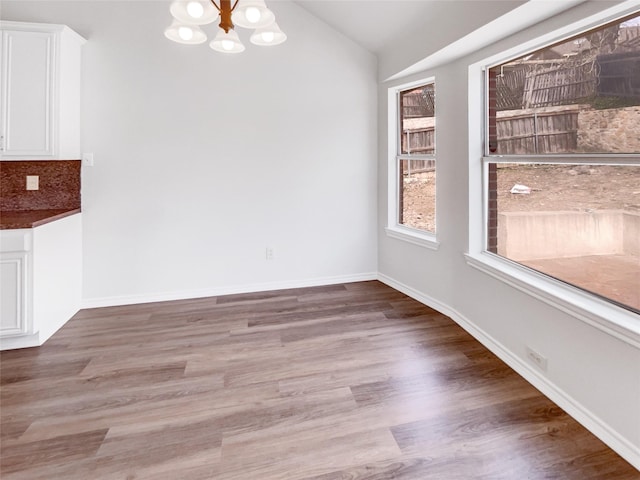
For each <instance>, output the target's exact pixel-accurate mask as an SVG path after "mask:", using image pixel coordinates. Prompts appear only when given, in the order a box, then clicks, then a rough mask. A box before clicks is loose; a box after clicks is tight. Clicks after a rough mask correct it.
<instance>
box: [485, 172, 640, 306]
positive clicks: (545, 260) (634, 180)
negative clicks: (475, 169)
mask: <svg viewBox="0 0 640 480" xmlns="http://www.w3.org/2000/svg"><path fill="white" fill-rule="evenodd" d="M491 172H494V173H493V175H494V177H495V178H494V182H493V185H494V186H495V187H494V188H495V193H496V194H497V195H496V196H497V209H496V210H495V211H494V213H492V211H491V209H490V212H489V222H490V225H491V223H492V222H493V223H494V224H497V228H496V229H493V230H492V229H489V231H490V232H492V231H493V232H494V233H493V235H495V238H493V239H492V238H491V235H492V233H490V234H489V235H490V238H489V241H488V243H489V245H493V246H494V247H495V248H496V249H497V253H498V254H499V255H501V256H503V257H506V258H508V259H510V260H514V261H516V262H519V263H521V264H523V265H526V266H528V267H530V268H533V269H535V270H538V271H540V272H542V273H545V274H547V275H550V276H553V277H555V278H557V279H559V280H562V281H564V282H567V283H571V284H573V285H575V286H578V287H580V288H582V289H584V290H588V291H590V292H592V293H595V294H597V295H600V296H602V297H606V298H608V299H610V300H613V301H614V302H616V303H618V304H621V305H623V306H625V307H627V308H629V309H631V310H635V311H640V166H613V165H558V164H556V165H552V164H524V163H521V164H492V165H491V168H490V177H491V176H492V174H491ZM490 184H491V178H490ZM490 192H491V188H490ZM492 216H493V217H494V218H492Z"/></svg>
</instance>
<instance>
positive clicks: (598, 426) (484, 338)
mask: <svg viewBox="0 0 640 480" xmlns="http://www.w3.org/2000/svg"><path fill="white" fill-rule="evenodd" d="M378 280H379V281H381V282H382V283H384V284H386V285H388V286H390V287H392V288H394V289H396V290H398V291H399V292H402V293H404V294H405V295H408V296H409V297H411V298H413V299H414V300H417V301H419V302H420V303H423V304H425V305H427V306H428V307H431V308H433V309H434V310H437V311H438V312H440V313H442V314H444V315H447V316H448V317H450V318H451V319H452V320H453V321H455V322H456V323H457V324H458V325H460V326H461V327H462V328H464V329H465V330H466V331H467V332H468V333H469V334H470V335H471V336H473V337H474V338H475V339H476V340H478V341H479V342H480V343H482V344H483V345H484V346H485V347H487V348H488V349H489V350H490V351H492V352H493V353H494V354H495V355H496V356H498V357H499V358H500V359H501V360H502V361H503V362H505V363H506V364H507V365H509V366H510V367H511V368H513V369H514V370H515V371H516V372H517V373H518V374H519V375H520V376H522V377H523V378H524V379H525V380H527V381H528V382H529V383H530V384H532V385H533V386H534V387H536V388H537V389H538V390H540V391H541V392H542V393H543V394H544V395H546V396H547V397H548V398H549V399H551V400H552V401H553V402H555V403H556V404H557V405H558V406H560V408H562V409H563V410H564V411H566V412H567V413H568V414H569V415H571V416H572V417H573V418H574V419H575V420H576V421H577V422H579V423H580V424H582V425H583V426H584V427H585V428H586V429H587V430H589V431H590V432H591V433H593V434H594V435H595V436H596V437H598V438H599V439H600V440H602V441H603V442H604V443H606V444H607V445H608V446H609V447H611V449H612V450H614V451H615V452H617V453H618V454H619V455H620V456H621V457H622V458H624V459H625V460H626V461H628V462H629V463H630V464H631V465H633V466H634V467H635V468H637V469H638V470H640V448H639V447H637V446H635V445H633V444H632V443H631V442H629V441H628V440H627V439H626V438H624V437H621V436H620V435H619V434H618V432H616V431H615V430H613V429H612V428H611V427H609V426H608V425H607V424H606V423H605V422H603V421H602V420H601V419H600V418H599V417H597V416H596V415H594V414H593V413H592V412H591V411H590V410H589V409H587V408H585V407H584V405H582V404H580V403H579V402H577V401H576V400H575V399H574V398H573V397H572V396H571V395H569V394H568V393H567V392H565V391H564V390H562V389H561V388H559V387H558V386H557V385H555V384H554V383H552V382H550V381H549V379H547V378H545V377H543V376H542V375H540V374H539V373H538V372H537V371H536V370H534V369H533V368H532V367H531V366H530V365H529V364H528V363H526V362H525V361H524V360H523V359H522V358H520V357H519V356H517V355H516V354H515V353H513V352H512V351H511V350H509V349H508V348H506V347H505V346H504V345H503V344H501V343H500V342H498V341H496V340H495V339H494V338H493V337H491V336H490V335H488V334H487V333H486V332H484V331H483V330H481V329H480V328H478V327H477V326H476V325H475V324H474V323H473V322H472V321H471V320H469V319H468V318H466V317H465V316H464V315H462V314H461V313H460V312H458V311H456V310H455V309H453V308H451V307H450V306H448V305H446V304H444V303H442V302H440V301H438V300H436V299H435V298H432V297H430V296H428V295H426V294H424V293H422V292H419V291H418V290H415V289H414V288H412V287H409V286H407V285H405V284H403V283H401V282H398V281H397V280H394V279H393V278H391V277H388V276H387V275H384V274H382V273H379V274H378Z"/></svg>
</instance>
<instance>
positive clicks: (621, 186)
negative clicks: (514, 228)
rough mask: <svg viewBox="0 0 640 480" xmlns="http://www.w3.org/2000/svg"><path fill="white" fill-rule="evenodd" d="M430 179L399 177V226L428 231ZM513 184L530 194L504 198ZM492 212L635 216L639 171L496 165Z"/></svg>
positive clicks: (424, 175) (431, 194)
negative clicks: (401, 200)
mask: <svg viewBox="0 0 640 480" xmlns="http://www.w3.org/2000/svg"><path fill="white" fill-rule="evenodd" d="M434 180H435V172H425V173H418V174H413V175H412V176H411V177H409V178H405V181H404V190H405V191H404V209H403V210H404V224H405V225H407V226H411V227H414V228H419V229H422V230H427V231H434V228H435V181H434ZM516 184H518V185H524V186H526V187H529V188H530V189H531V193H529V194H514V193H510V191H511V189H512V187H513V186H514V185H516ZM498 209H499V210H500V211H503V212H527V211H562V210H565V211H566V210H574V211H576V210H577V211H589V210H605V209H616V210H617V209H623V210H630V211H637V212H640V167H637V166H600V165H598V166H576V165H513V164H510V165H500V166H499V168H498Z"/></svg>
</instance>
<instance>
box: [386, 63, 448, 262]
mask: <svg viewBox="0 0 640 480" xmlns="http://www.w3.org/2000/svg"><path fill="white" fill-rule="evenodd" d="M422 85H433V86H434V88H435V86H436V78H435V77H434V76H430V77H425V78H421V79H419V80H414V81H412V82H409V83H404V84H402V85H395V86H393V87H389V88H388V89H387V115H388V117H387V122H388V123H387V128H388V131H387V140H388V141H387V150H388V158H389V161H388V164H387V225H386V227H385V232H386V233H387V236H389V237H391V238H395V239H397V240H403V241H405V242H408V243H413V244H414V245H419V246H421V247H426V248H428V249H431V250H437V249H438V247H439V246H440V243H439V242H438V241H437V240H436V236H435V234H434V233H433V232H428V231H426V230H417V229H414V228H410V227H407V226H406V225H402V224H400V223H398V216H399V212H398V208H399V201H398V196H399V195H400V192H399V190H398V163H399V162H400V161H402V160H434V161H435V162H436V172H437V168H438V167H437V159H436V156H437V153H432V154H410V153H398V152H399V151H400V150H401V148H400V145H401V140H400V138H399V136H400V135H401V134H402V132H401V128H400V94H401V93H402V92H405V91H408V90H412V89H414V88H417V87H420V86H422ZM436 110H437V108H436ZM437 182H438V181H437V174H436V191H437ZM436 196H437V193H436ZM436 203H437V198H436ZM436 223H437V208H436Z"/></svg>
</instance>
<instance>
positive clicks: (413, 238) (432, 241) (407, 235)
mask: <svg viewBox="0 0 640 480" xmlns="http://www.w3.org/2000/svg"><path fill="white" fill-rule="evenodd" d="M384 230H385V232H386V233H387V236H388V237H391V238H396V239H398V240H403V241H405V242H408V243H413V244H414V245H418V246H420V247H424V248H428V249H429V250H438V248H439V247H440V242H438V241H437V240H436V237H435V235H433V234H429V233H426V232H420V231H418V230H413V229H411V228H402V227H387V228H385V229H384Z"/></svg>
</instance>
